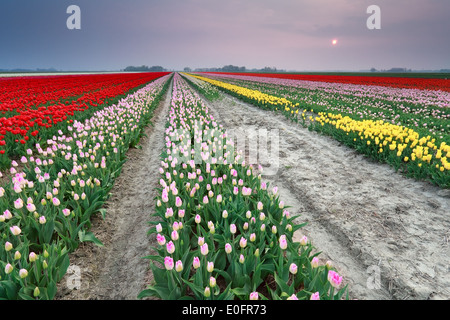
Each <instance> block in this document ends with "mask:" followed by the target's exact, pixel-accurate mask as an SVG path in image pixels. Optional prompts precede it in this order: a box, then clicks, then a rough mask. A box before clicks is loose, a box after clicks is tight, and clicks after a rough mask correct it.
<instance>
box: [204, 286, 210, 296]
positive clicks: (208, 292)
mask: <svg viewBox="0 0 450 320" xmlns="http://www.w3.org/2000/svg"><path fill="white" fill-rule="evenodd" d="M204 296H205V298H209V297H210V296H211V289H210V288H209V287H206V288H205V292H204Z"/></svg>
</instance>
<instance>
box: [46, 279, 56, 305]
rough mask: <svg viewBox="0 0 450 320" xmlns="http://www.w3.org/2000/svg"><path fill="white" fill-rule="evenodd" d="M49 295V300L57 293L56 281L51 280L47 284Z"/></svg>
mask: <svg viewBox="0 0 450 320" xmlns="http://www.w3.org/2000/svg"><path fill="white" fill-rule="evenodd" d="M47 295H48V299H49V300H53V298H54V297H55V295H56V283H55V281H50V283H49V284H48V286H47Z"/></svg>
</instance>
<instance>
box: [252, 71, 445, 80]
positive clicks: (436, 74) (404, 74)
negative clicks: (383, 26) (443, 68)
mask: <svg viewBox="0 0 450 320" xmlns="http://www.w3.org/2000/svg"><path fill="white" fill-rule="evenodd" d="M249 73H250V72H249ZM251 73H262V74H263V73H265V72H262V71H261V72H251ZM277 73H280V74H283V73H285V74H301V75H318V76H357V77H398V78H429V79H450V73H442V72H277Z"/></svg>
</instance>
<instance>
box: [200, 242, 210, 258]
mask: <svg viewBox="0 0 450 320" xmlns="http://www.w3.org/2000/svg"><path fill="white" fill-rule="evenodd" d="M200 252H201V254H202V255H204V256H206V255H207V254H208V252H209V250H208V244H207V243H205V244H204V245H202V246H201V247H200Z"/></svg>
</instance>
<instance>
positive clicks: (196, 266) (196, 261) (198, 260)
mask: <svg viewBox="0 0 450 320" xmlns="http://www.w3.org/2000/svg"><path fill="white" fill-rule="evenodd" d="M192 266H193V267H194V269H198V268H199V267H200V259H199V258H198V257H194V261H193V262H192Z"/></svg>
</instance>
